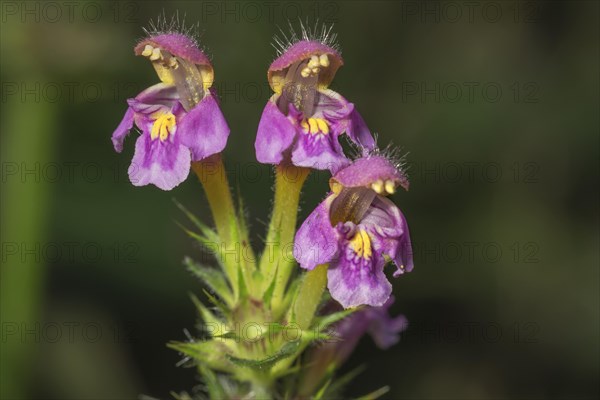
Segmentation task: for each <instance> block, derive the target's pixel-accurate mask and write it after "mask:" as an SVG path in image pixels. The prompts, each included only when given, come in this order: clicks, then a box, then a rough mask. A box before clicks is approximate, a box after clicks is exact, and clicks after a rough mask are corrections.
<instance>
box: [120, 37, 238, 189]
mask: <svg viewBox="0 0 600 400" xmlns="http://www.w3.org/2000/svg"><path fill="white" fill-rule="evenodd" d="M135 54H136V55H141V56H144V57H147V58H148V59H149V60H150V61H151V62H152V65H153V66H154V68H155V70H156V72H157V74H158V76H159V78H160V80H161V81H162V82H161V83H159V84H156V85H154V86H151V87H149V88H148V89H146V90H144V91H143V92H141V93H140V94H138V95H137V96H136V97H135V98H133V99H128V100H127V103H128V105H129V108H128V109H127V112H126V113H125V116H124V117H123V120H122V121H121V123H120V124H119V126H118V127H117V129H116V130H115V131H114V133H113V135H112V142H113V146H114V148H115V150H116V151H117V152H119V153H120V152H121V151H122V150H123V141H124V140H125V137H126V136H127V135H128V134H129V132H130V131H131V129H132V128H133V125H134V124H135V125H136V126H137V128H138V129H139V130H140V131H141V135H140V136H139V137H138V139H137V141H136V145H135V153H134V156H133V160H132V162H131V165H130V167H129V170H128V173H129V178H130V180H131V182H132V183H133V184H134V185H135V186H144V185H147V184H153V185H155V186H157V187H159V188H160V189H163V190H171V189H173V188H174V187H175V186H177V185H179V184H180V183H181V182H183V181H184V180H185V179H186V177H187V176H188V174H189V171H190V164H191V162H193V161H200V160H203V159H205V158H207V157H209V156H211V155H213V154H216V153H219V152H221V151H222V150H223V148H225V145H226V144H227V138H228V136H229V127H228V126H227V122H226V121H225V118H224V117H223V114H222V113H221V110H220V108H219V105H218V103H217V101H216V100H215V98H214V96H213V94H212V93H211V90H210V87H211V86H212V82H213V79H214V72H213V68H212V66H211V64H210V61H209V60H208V58H207V57H206V55H205V54H204V53H203V52H202V51H201V50H200V49H199V48H198V44H197V43H196V41H195V40H194V39H192V38H191V37H190V36H188V35H185V34H182V33H179V32H173V31H169V32H166V33H165V32H153V33H149V35H148V37H147V38H145V39H142V40H141V41H140V42H139V43H138V44H137V46H136V47H135Z"/></svg>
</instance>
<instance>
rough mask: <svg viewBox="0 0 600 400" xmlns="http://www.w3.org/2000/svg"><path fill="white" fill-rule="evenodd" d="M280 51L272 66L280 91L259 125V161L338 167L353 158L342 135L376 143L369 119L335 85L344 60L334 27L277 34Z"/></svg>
mask: <svg viewBox="0 0 600 400" xmlns="http://www.w3.org/2000/svg"><path fill="white" fill-rule="evenodd" d="M276 43H277V45H278V47H279V53H280V56H279V57H278V58H277V59H276V60H275V61H273V63H272V64H271V66H270V67H269V71H268V75H267V77H268V80H269V85H270V86H271V88H272V89H273V91H274V92H275V94H274V95H273V96H272V97H271V99H270V100H269V101H268V103H267V105H266V107H265V109H264V111H263V114H262V117H261V120H260V122H259V126H258V133H257V136H256V142H255V149H256V157H257V159H258V161H259V162H262V163H267V164H279V163H281V162H284V161H285V162H291V163H292V164H293V165H296V166H299V167H308V168H315V169H330V170H332V171H336V170H337V169H339V168H341V167H342V166H344V165H347V164H348V160H347V158H346V157H345V155H344V152H343V150H342V147H341V145H340V143H339V137H340V136H341V135H343V134H344V133H345V134H347V135H348V137H349V138H350V139H351V140H352V141H353V142H354V143H356V144H359V145H361V146H362V147H365V148H368V149H372V148H374V146H375V141H374V139H373V136H372V135H371V133H370V131H369V129H368V127H367V125H366V124H365V122H364V120H363V119H362V117H361V116H360V114H359V113H358V112H357V111H356V109H355V108H354V104H352V103H350V102H348V101H347V100H346V99H345V98H344V97H342V96H341V95H340V94H338V93H336V92H334V91H333V90H331V89H329V88H328V87H329V84H330V83H331V81H332V80H333V78H334V76H335V73H336V72H337V70H338V69H339V68H340V67H341V66H342V65H343V63H344V62H343V60H342V56H341V54H340V52H339V50H338V46H337V45H336V44H335V35H334V34H332V33H331V28H325V27H322V28H321V30H320V31H319V32H317V28H316V27H315V28H314V29H313V30H310V29H309V30H307V29H305V28H304V27H302V36H301V37H300V38H299V37H298V35H297V34H295V33H294V32H293V31H292V37H291V38H285V39H283V40H280V39H276Z"/></svg>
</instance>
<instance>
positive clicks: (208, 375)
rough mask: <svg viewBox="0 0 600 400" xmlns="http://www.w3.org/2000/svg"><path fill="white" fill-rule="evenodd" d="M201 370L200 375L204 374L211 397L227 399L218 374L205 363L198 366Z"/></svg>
mask: <svg viewBox="0 0 600 400" xmlns="http://www.w3.org/2000/svg"><path fill="white" fill-rule="evenodd" d="M198 369H199V371H200V375H201V376H202V380H203V381H204V384H205V385H206V389H207V391H208V395H209V397H210V398H211V399H225V398H227V394H226V393H225V390H224V389H223V386H221V384H220V382H219V379H218V378H217V375H216V374H215V373H214V372H213V371H212V370H211V369H210V368H207V367H206V366H204V365H201V366H199V367H198Z"/></svg>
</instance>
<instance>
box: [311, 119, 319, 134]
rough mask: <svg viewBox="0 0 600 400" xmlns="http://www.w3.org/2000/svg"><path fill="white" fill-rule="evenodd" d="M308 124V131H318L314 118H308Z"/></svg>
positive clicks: (313, 132)
mask: <svg viewBox="0 0 600 400" xmlns="http://www.w3.org/2000/svg"><path fill="white" fill-rule="evenodd" d="M308 125H310V133H312V134H315V133H318V132H319V125H318V124H317V121H316V119H315V118H309V119H308Z"/></svg>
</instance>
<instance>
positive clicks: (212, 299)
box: [202, 289, 231, 319]
mask: <svg viewBox="0 0 600 400" xmlns="http://www.w3.org/2000/svg"><path fill="white" fill-rule="evenodd" d="M202 293H204V295H205V296H206V298H208V301H210V303H211V304H212V305H213V306H215V307H216V308H217V309H218V310H219V312H220V313H221V314H222V315H223V317H225V318H226V319H227V318H229V317H230V316H231V309H230V308H229V307H228V306H227V304H225V303H223V302H222V301H220V300H219V299H217V298H216V297H215V296H213V295H212V294H210V293H209V292H207V291H206V290H205V289H202Z"/></svg>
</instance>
